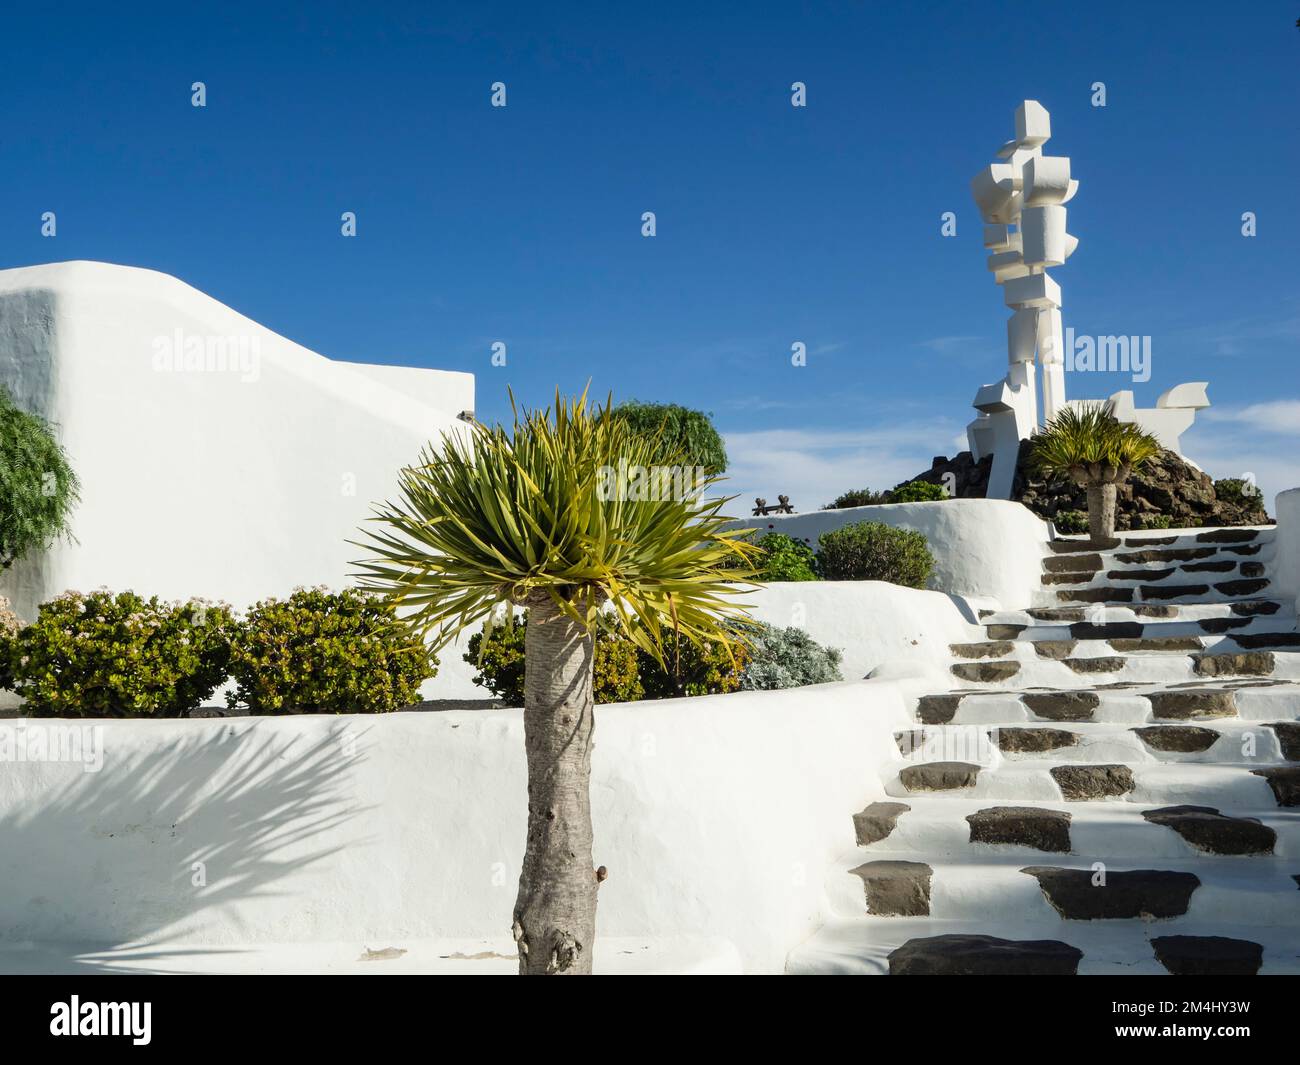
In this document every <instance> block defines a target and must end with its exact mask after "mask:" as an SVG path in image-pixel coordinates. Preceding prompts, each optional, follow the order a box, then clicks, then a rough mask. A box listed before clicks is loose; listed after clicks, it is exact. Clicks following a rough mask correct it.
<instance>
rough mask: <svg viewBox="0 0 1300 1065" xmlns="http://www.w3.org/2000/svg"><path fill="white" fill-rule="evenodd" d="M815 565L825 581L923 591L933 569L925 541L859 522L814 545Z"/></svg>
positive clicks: (908, 532)
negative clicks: (875, 583)
mask: <svg viewBox="0 0 1300 1065" xmlns="http://www.w3.org/2000/svg"><path fill="white" fill-rule="evenodd" d="M817 546H818V552H817V555H818V558H817V564H818V567H819V569H820V570H821V574H822V577H823V578H825V579H826V580H828V581H889V582H890V583H892V584H902V585H905V586H907V587H909V588H924V587H925V582H926V581H927V580H929V579H930V571H931V570H932V569H933V568H934V556H933V555H931V554H930V549H929V547H928V546H927V545H926V540H925V537H924V536H923V535H922V534H921V533H919V532H913V531H912V530H911V529H895V528H893V527H892V526H889V525H883V524H881V523H880V522H878V521H860V522H855V523H853V524H851V525H845V526H843V527H842V528H839V529H836V530H834V531H833V532H828V533H822V535H821V538H820V539H819V540H818V541H817Z"/></svg>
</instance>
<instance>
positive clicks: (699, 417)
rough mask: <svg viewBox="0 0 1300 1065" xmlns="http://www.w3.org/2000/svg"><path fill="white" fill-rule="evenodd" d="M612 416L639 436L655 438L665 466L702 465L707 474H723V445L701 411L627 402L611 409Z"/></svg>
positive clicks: (657, 404) (659, 404)
mask: <svg viewBox="0 0 1300 1065" xmlns="http://www.w3.org/2000/svg"><path fill="white" fill-rule="evenodd" d="M614 417H615V418H619V419H621V420H623V421H625V422H627V423H628V424H629V425H630V426H631V427H632V429H633V431H634V432H636V433H637V434H638V435H639V436H646V437H651V438H654V437H657V438H658V440H659V447H658V448H656V451H657V453H658V456H659V461H660V462H662V463H663V464H664V465H668V466H675V465H684V466H703V467H704V469H705V472H706V473H709V474H719V473H725V472H726V469H727V449H726V446H725V445H724V444H723V442H722V437H721V436H720V435H719V433H718V430H717V429H715V428H714V427H713V422H712V420H711V419H710V417H709V415H707V414H705V413H704V412H703V411H698V410H691V409H690V408H689V407H682V406H679V405H678V404H676V403H639V402H637V401H636V400H629V401H628V402H626V403H623V404H620V405H619V406H618V407H616V408H614Z"/></svg>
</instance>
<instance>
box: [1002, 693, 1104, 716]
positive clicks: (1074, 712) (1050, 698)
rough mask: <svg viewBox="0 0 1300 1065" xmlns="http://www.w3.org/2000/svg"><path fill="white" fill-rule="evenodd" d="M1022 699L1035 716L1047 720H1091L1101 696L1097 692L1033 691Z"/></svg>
mask: <svg viewBox="0 0 1300 1065" xmlns="http://www.w3.org/2000/svg"><path fill="white" fill-rule="evenodd" d="M1020 701H1021V702H1022V703H1024V704H1025V706H1027V707H1028V708H1029V711H1030V713H1032V714H1033V715H1034V716H1035V717H1041V718H1043V719H1045V720H1047V721H1091V720H1092V712H1093V711H1094V710H1096V709H1097V707H1098V706H1099V705H1100V704H1101V697H1100V696H1099V695H1097V693H1096V692H1031V693H1027V694H1025V695H1022V696H1021V697H1020Z"/></svg>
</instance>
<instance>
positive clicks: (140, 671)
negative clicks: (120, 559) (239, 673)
mask: <svg viewBox="0 0 1300 1065" xmlns="http://www.w3.org/2000/svg"><path fill="white" fill-rule="evenodd" d="M234 627H235V626H234V621H233V618H232V616H231V613H230V608H229V607H227V606H226V605H225V604H223V603H207V602H204V601H202V600H190V601H189V602H187V603H166V602H162V601H160V600H159V599H158V598H157V597H156V596H155V597H152V598H150V599H144V598H142V597H141V596H138V595H136V594H135V593H134V592H120V593H118V594H116V595H114V594H113V593H112V592H109V591H106V590H99V591H95V592H91V593H90V594H89V595H82V594H81V593H80V592H66V593H64V594H63V595H60V596H58V597H57V598H55V599H52V600H50V601H49V602H48V603H42V604H41V608H40V613H39V615H38V616H37V618H36V620H35V621H34V622H33V623H32V624H30V625H28V626H26V627H24V628H22V629H20V630H19V632H18V634H17V635H16V636H14V637H12V638H11V639H9V640H7V641H5V644H6V646H7V651H8V671H9V673H10V679H11V680H12V687H13V689H14V690H15V691H16V692H17V693H18V694H19V695H21V696H22V698H23V700H24V711H25V712H26V713H27V714H30V715H33V716H52V717H122V716H130V715H136V714H141V715H148V714H152V715H156V716H159V717H184V716H185V715H187V714H188V713H190V712H191V711H192V710H195V709H197V708H198V707H199V706H201V705H203V701H204V700H205V699H207V698H208V697H209V696H210V695H211V694H212V693H213V691H215V690H216V688H217V686H218V685H219V684H221V682H222V681H223V680H225V678H226V667H227V663H228V661H229V658H230V638H231V634H232V631H233V629H234Z"/></svg>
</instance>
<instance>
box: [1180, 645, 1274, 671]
mask: <svg viewBox="0 0 1300 1065" xmlns="http://www.w3.org/2000/svg"><path fill="white" fill-rule="evenodd" d="M1273 665H1274V659H1273V653H1272V652H1271V651H1242V652H1240V653H1239V654H1203V655H1193V656H1192V669H1193V671H1195V672H1196V674H1197V675H1198V676H1202V677H1230V676H1237V677H1267V676H1269V675H1270V674H1271V673H1272V672H1273Z"/></svg>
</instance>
